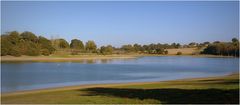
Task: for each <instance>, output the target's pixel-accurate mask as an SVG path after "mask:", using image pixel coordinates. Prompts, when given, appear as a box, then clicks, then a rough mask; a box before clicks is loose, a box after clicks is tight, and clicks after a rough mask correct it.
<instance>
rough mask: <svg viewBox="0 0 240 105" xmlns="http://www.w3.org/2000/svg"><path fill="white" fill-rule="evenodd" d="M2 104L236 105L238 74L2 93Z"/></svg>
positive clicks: (237, 98)
mask: <svg viewBox="0 0 240 105" xmlns="http://www.w3.org/2000/svg"><path fill="white" fill-rule="evenodd" d="M1 101H2V104H7V103H10V104H27V103H31V104H51V103H54V104H80V103H82V104H96V103H97V104H108V103H111V104H159V103H162V104H180V103H183V104H185V103H188V104H194V103H202V104H203V103H214V104H220V103H221V104H230V103H234V104H238V103H239V74H238V73H237V74H232V75H227V76H221V77H208V78H198V79H182V80H174V81H165V82H148V83H127V84H119V85H118V84H113V85H111V84H110V85H109V84H108V85H95V86H94V85H93V86H89V87H88V86H86V87H83V86H76V87H74V88H62V89H49V90H47V91H37V90H36V91H32V92H28V93H24V92H23V93H21V92H20V94H18V93H16V94H15V93H13V94H2V97H1Z"/></svg>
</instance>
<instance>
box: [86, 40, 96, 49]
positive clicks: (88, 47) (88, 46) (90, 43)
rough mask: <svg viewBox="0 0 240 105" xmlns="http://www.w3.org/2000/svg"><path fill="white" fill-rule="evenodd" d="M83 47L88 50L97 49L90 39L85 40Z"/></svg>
mask: <svg viewBox="0 0 240 105" xmlns="http://www.w3.org/2000/svg"><path fill="white" fill-rule="evenodd" d="M85 47H86V50H87V51H88V52H96V50H97V45H96V44H95V42H94V41H92V40H89V41H87V42H86V45H85Z"/></svg>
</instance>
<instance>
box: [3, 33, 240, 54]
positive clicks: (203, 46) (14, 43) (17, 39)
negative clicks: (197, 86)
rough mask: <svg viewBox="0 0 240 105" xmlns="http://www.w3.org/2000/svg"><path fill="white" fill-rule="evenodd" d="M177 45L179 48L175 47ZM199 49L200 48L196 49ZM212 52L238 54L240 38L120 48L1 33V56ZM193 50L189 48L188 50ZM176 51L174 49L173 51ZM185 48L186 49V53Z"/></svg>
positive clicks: (33, 35) (29, 34) (92, 42)
mask: <svg viewBox="0 0 240 105" xmlns="http://www.w3.org/2000/svg"><path fill="white" fill-rule="evenodd" d="M188 48H192V49H194V50H188V51H184V50H183V51H179V49H188ZM176 49H177V50H176ZM174 50H176V51H177V52H176V51H174ZM196 50H199V51H196ZM200 50H203V51H202V52H201V54H213V55H223V56H236V57H238V56H239V41H238V39H236V38H233V39H232V42H219V41H216V42H214V43H210V42H203V43H196V42H191V43H189V44H188V45H181V44H179V43H172V44H161V43H157V44H154V43H152V44H148V45H140V44H137V43H136V44H133V45H132V44H127V45H123V46H122V47H120V48H116V47H113V46H112V45H107V46H101V47H97V44H96V43H95V42H94V41H93V40H89V41H87V42H86V43H85V44H84V43H83V41H81V40H79V39H72V40H71V43H70V44H69V43H68V41H66V40H65V39H62V38H57V39H51V40H50V39H47V38H45V37H43V36H36V35H35V34H34V33H32V32H28V31H26V32H22V33H19V32H17V31H13V32H8V33H6V34H3V35H1V56H5V55H11V56H21V55H28V56H38V55H44V56H49V55H82V54H87V55H89V54H101V55H111V54H161V55H162V54H164V55H166V54H171V55H182V54H199V53H200ZM189 51H190V52H189ZM173 52H174V53H173ZM185 52H186V53H185Z"/></svg>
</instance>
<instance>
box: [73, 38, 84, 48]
mask: <svg viewBox="0 0 240 105" xmlns="http://www.w3.org/2000/svg"><path fill="white" fill-rule="evenodd" d="M70 48H72V49H77V50H83V49H84V45H83V42H82V41H81V40H78V39H73V40H71V44H70Z"/></svg>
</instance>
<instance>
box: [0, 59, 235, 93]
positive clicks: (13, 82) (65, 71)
mask: <svg viewBox="0 0 240 105" xmlns="http://www.w3.org/2000/svg"><path fill="white" fill-rule="evenodd" d="M238 70H239V60H238V58H198V57H182V56H181V57H177V56H175V57H141V58H137V59H115V60H85V61H81V62H56V63H44V62H8V63H6V62H5V63H2V65H1V90H2V92H13V91H20V90H32V89H41V88H49V87H61V86H70V85H80V84H99V83H122V82H139V81H141V82H142V81H162V80H172V79H179V78H192V77H205V76H215V75H224V74H229V73H233V72H237V71H238Z"/></svg>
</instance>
